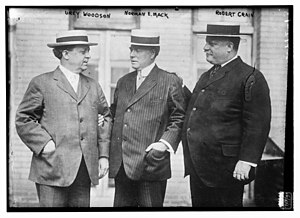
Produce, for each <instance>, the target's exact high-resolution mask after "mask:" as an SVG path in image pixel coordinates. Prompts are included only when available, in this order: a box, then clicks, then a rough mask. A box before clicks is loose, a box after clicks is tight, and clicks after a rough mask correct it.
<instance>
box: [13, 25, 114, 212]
mask: <svg viewBox="0 0 300 218" xmlns="http://www.w3.org/2000/svg"><path fill="white" fill-rule="evenodd" d="M93 45H97V43H90V42H88V35H87V33H86V31H82V30H70V31H66V32H62V33H59V34H57V36H56V42H55V43H49V44H48V47H50V48H53V53H54V55H55V57H57V58H58V59H59V60H60V65H59V66H58V67H57V68H56V69H55V70H54V71H52V72H49V73H45V74H41V75H39V76H37V77H35V78H33V79H32V81H31V82H30V84H29V86H28V89H27V91H26V93H25V95H24V98H23V100H22V102H21V104H20V106H19V108H18V110H17V114H16V128H17V132H18V134H19V136H20V138H21V139H22V141H23V142H24V143H25V144H26V145H27V146H28V148H29V149H30V150H31V151H32V152H33V156H32V162H31V168H30V175H29V179H30V180H32V181H33V182H35V183H36V188H37V193H38V197H39V202H40V206H41V207H89V205H90V186H91V183H93V184H95V185H96V184H98V181H99V178H101V177H103V176H104V175H105V174H106V173H107V171H108V155H109V143H110V142H109V141H110V125H111V123H110V122H111V118H110V117H111V115H110V110H109V107H108V104H107V102H106V99H105V96H104V94H103V92H102V89H101V87H100V86H99V84H98V83H97V82H96V81H94V80H93V79H91V78H89V77H87V76H85V75H83V74H82V72H83V71H85V70H86V69H87V63H88V61H89V59H90V58H91V56H90V54H89V50H90V47H89V46H93ZM98 114H102V115H103V116H104V118H105V121H104V122H103V125H102V126H101V127H99V128H98V126H97V115H98Z"/></svg>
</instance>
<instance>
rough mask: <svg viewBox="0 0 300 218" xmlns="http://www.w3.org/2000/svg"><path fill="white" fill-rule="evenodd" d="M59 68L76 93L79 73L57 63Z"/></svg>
mask: <svg viewBox="0 0 300 218" xmlns="http://www.w3.org/2000/svg"><path fill="white" fill-rule="evenodd" d="M59 68H60V70H61V71H62V72H63V74H64V75H65V76H66V77H67V80H68V81H69V83H70V84H71V86H72V88H73V89H74V91H75V93H77V89H78V83H79V74H77V73H73V72H71V71H70V70H68V69H67V68H65V67H64V66H62V65H59Z"/></svg>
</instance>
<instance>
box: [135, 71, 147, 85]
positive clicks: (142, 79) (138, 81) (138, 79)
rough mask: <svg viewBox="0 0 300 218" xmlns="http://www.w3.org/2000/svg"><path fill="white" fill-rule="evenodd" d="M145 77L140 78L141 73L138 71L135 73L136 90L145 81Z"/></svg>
mask: <svg viewBox="0 0 300 218" xmlns="http://www.w3.org/2000/svg"><path fill="white" fill-rule="evenodd" d="M145 78H146V77H145V76H142V71H141V70H139V71H138V72H137V83H136V89H138V88H139V87H140V85H141V84H142V82H143V81H144V80H145Z"/></svg>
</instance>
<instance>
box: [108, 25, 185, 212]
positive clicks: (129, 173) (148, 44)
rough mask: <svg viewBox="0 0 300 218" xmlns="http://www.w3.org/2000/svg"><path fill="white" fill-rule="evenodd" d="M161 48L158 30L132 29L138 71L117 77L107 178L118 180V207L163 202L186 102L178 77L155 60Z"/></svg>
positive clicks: (133, 56)
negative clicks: (154, 31) (172, 154)
mask: <svg viewBox="0 0 300 218" xmlns="http://www.w3.org/2000/svg"><path fill="white" fill-rule="evenodd" d="M159 50H160V43H159V35H158V34H157V33H153V32H150V31H145V30H140V29H137V30H132V34H131V46H130V59H131V65H132V68H133V69H134V71H133V72H131V73H129V74H127V75H125V76H124V77H122V78H121V79H120V80H119V81H118V83H117V87H116V91H115V94H114V102H113V104H112V106H111V111H112V114H113V117H114V124H113V129H112V138H111V149H110V166H109V169H110V170H109V177H112V178H115V187H116V189H115V198H114V206H115V207H126V206H128V207H138V206H139V207H162V206H163V201H164V196H165V191H166V184H167V179H169V178H170V177H171V169H170V152H175V151H176V149H177V146H178V143H179V141H180V135H181V128H182V124H183V120H184V114H185V113H184V110H185V102H184V98H183V92H182V88H181V82H180V79H179V78H178V77H177V76H176V74H174V73H169V72H167V71H164V70H162V69H160V68H159V67H158V66H157V65H156V64H155V58H156V56H157V55H158V53H159Z"/></svg>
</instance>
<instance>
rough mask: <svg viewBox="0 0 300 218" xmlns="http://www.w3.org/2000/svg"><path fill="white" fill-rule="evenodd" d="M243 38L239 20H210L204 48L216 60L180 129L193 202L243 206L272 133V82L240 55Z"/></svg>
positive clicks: (211, 60)
mask: <svg viewBox="0 0 300 218" xmlns="http://www.w3.org/2000/svg"><path fill="white" fill-rule="evenodd" d="M239 42H240V26H239V25H207V36H206V44H205V46H204V48H203V49H204V52H205V53H206V60H207V61H208V62H209V63H210V64H212V65H214V66H213V67H212V68H211V69H210V70H208V71H207V72H205V73H203V75H202V76H201V77H200V79H199V80H198V82H197V84H196V86H195V88H194V90H193V94H192V96H191V99H190V101H189V105H188V109H187V111H186V118H185V122H184V128H183V131H182V132H183V138H182V140H183V147H184V161H185V174H186V175H190V188H191V197H192V206H194V207H242V199H243V189H244V185H245V184H247V183H249V182H250V181H251V180H253V179H254V169H255V167H256V166H257V164H258V162H259V160H260V158H261V156H262V152H263V150H264V146H265V144H266V140H267V137H268V134H269V130H270V119H271V106H270V97H269V88H268V85H267V82H266V80H265V78H264V76H263V74H262V73H261V72H259V71H258V70H257V69H255V68H253V67H251V66H249V65H247V64H245V63H244V62H243V61H242V60H241V58H240V57H239V56H237V51H238V47H239Z"/></svg>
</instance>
